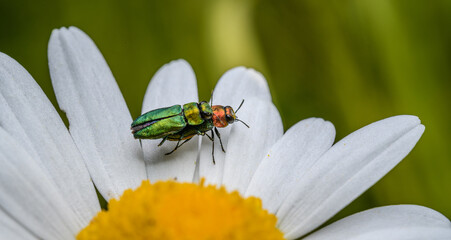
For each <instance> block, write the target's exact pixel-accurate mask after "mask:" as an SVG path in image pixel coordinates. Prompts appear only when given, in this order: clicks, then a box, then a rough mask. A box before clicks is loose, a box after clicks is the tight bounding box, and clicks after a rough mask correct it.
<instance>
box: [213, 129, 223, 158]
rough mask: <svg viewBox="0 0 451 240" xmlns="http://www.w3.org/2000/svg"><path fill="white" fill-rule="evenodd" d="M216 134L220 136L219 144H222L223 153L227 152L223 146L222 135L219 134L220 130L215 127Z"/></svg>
mask: <svg viewBox="0 0 451 240" xmlns="http://www.w3.org/2000/svg"><path fill="white" fill-rule="evenodd" d="M215 132H216V135H218V138H219V143H220V144H221V149H222V151H223V152H225V150H224V146H222V140H221V134H219V131H218V129H217V128H216V127H215Z"/></svg>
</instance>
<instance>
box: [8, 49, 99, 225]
mask: <svg viewBox="0 0 451 240" xmlns="http://www.w3.org/2000/svg"><path fill="white" fill-rule="evenodd" d="M0 86H1V87H0V112H1V114H0V126H2V127H3V128H4V129H5V130H6V131H7V132H9V133H10V135H11V136H12V137H13V138H14V139H15V140H16V141H18V142H20V143H21V144H22V146H23V147H24V149H26V151H27V152H28V154H29V155H30V156H31V157H32V159H33V160H34V161H35V163H36V164H38V165H39V166H41V167H42V168H43V169H44V170H45V171H46V173H47V175H49V176H50V177H51V180H52V181H53V182H54V183H55V184H56V185H57V186H58V189H59V191H60V192H61V193H62V195H63V197H64V199H65V201H66V202H67V203H68V205H70V206H71V208H72V210H73V211H74V212H75V213H76V214H77V216H78V217H79V218H80V221H82V222H83V223H85V224H87V223H89V221H91V219H92V217H93V216H94V215H95V214H97V212H98V211H100V206H99V202H98V199H97V195H96V193H95V190H94V186H93V184H92V182H91V178H90V177H89V173H88V170H87V169H86V166H85V164H84V162H83V159H82V157H81V154H80V152H79V151H78V149H77V147H76V146H75V144H74V142H73V140H72V138H71V136H70V135H69V132H68V131H67V128H66V126H64V123H63V122H62V121H61V119H60V117H59V115H58V113H57V112H56V111H55V109H54V107H53V106H52V104H51V103H50V101H49V100H48V99H47V97H46V96H45V94H44V93H43V92H42V90H41V89H40V88H39V86H38V84H37V83H36V82H35V81H34V80H33V78H32V77H31V76H30V74H29V73H28V72H27V71H26V70H25V69H24V68H23V67H22V66H20V64H19V63H17V62H16V61H14V59H12V58H10V57H8V56H6V55H4V54H2V53H0Z"/></svg>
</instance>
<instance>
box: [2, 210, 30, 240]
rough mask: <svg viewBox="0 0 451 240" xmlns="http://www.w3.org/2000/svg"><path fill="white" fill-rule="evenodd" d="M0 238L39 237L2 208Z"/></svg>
mask: <svg viewBox="0 0 451 240" xmlns="http://www.w3.org/2000/svg"><path fill="white" fill-rule="evenodd" d="M0 239H8V240H16V239H17V240H24V239H25V240H28V239H38V238H37V237H35V236H33V234H32V233H31V232H30V231H28V230H27V229H26V228H25V227H23V225H20V224H19V223H17V222H16V221H15V220H14V219H12V218H11V217H10V216H9V215H7V214H6V213H5V212H4V211H3V210H2V209H0Z"/></svg>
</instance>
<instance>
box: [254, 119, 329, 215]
mask: <svg viewBox="0 0 451 240" xmlns="http://www.w3.org/2000/svg"><path fill="white" fill-rule="evenodd" d="M334 138H335V129H334V126H333V125H332V123H330V122H326V121H324V120H323V119H320V118H309V119H306V120H303V121H300V122H299V123H297V124H296V125H294V126H293V127H291V128H290V129H288V131H287V132H286V133H285V135H283V137H282V138H281V139H280V140H279V141H278V142H277V143H276V144H274V146H272V147H271V150H270V151H269V153H268V154H267V155H266V156H265V158H264V159H263V161H262V163H261V164H260V166H259V167H258V169H257V171H256V172H255V175H254V177H253V178H252V181H251V183H250V185H249V189H248V190H247V192H246V196H258V197H260V198H261V199H262V202H263V207H264V208H265V209H267V210H268V211H269V212H272V213H275V212H276V211H277V209H278V208H279V207H280V205H281V204H282V202H283V201H284V200H285V198H286V197H287V196H288V195H289V193H291V192H292V191H293V189H294V188H295V187H297V186H296V184H297V179H298V178H300V177H301V176H303V175H304V174H305V173H306V172H307V171H308V170H309V169H310V168H311V167H312V165H313V164H314V163H315V162H316V161H317V160H318V158H319V157H320V156H321V155H322V154H323V153H324V152H326V151H327V150H328V149H329V148H330V147H331V146H332V143H333V142H334Z"/></svg>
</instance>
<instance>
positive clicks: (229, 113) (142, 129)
mask: <svg viewBox="0 0 451 240" xmlns="http://www.w3.org/2000/svg"><path fill="white" fill-rule="evenodd" d="M243 103H244V100H243V101H242V102H241V104H240V106H239V107H238V108H237V110H236V112H238V110H239V109H240V108H241V106H242V105H243ZM236 112H235V111H234V110H233V109H232V107H230V106H225V107H224V106H222V105H214V106H210V104H208V103H207V102H205V101H202V102H200V103H196V102H191V103H187V104H184V105H183V107H182V106H181V105H174V106H171V107H166V108H159V109H155V110H152V111H149V112H146V113H144V114H143V115H141V116H139V117H138V118H137V119H136V120H135V121H133V123H132V126H131V130H132V133H133V136H134V137H135V138H136V139H160V138H162V141H161V142H160V144H158V146H161V145H162V144H163V143H164V142H165V141H166V140H169V141H177V145H176V146H175V148H174V149H173V150H172V151H171V152H168V153H166V155H169V154H171V153H173V152H174V151H175V150H177V149H178V148H179V147H181V146H182V145H183V144H184V143H186V142H188V141H189V140H191V139H192V138H193V136H195V135H201V136H204V135H206V136H207V137H208V138H209V139H210V140H211V141H212V142H213V149H212V155H213V163H215V158H214V137H215V133H216V135H217V136H218V138H219V143H220V144H221V149H222V151H223V152H225V150H224V147H223V145H222V141H221V135H220V134H219V131H218V129H217V128H218V127H219V128H223V127H227V126H228V125H229V124H232V123H234V122H235V121H240V122H242V123H243V124H244V125H245V126H246V127H248V128H249V126H248V125H247V124H246V123H245V122H243V121H241V120H240V119H238V118H237V117H236V114H235V113H236ZM213 129H214V131H213ZM208 131H211V136H209V135H208V134H207V132H208ZM182 140H184V141H183V142H182V143H180V142H181V141H182Z"/></svg>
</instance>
